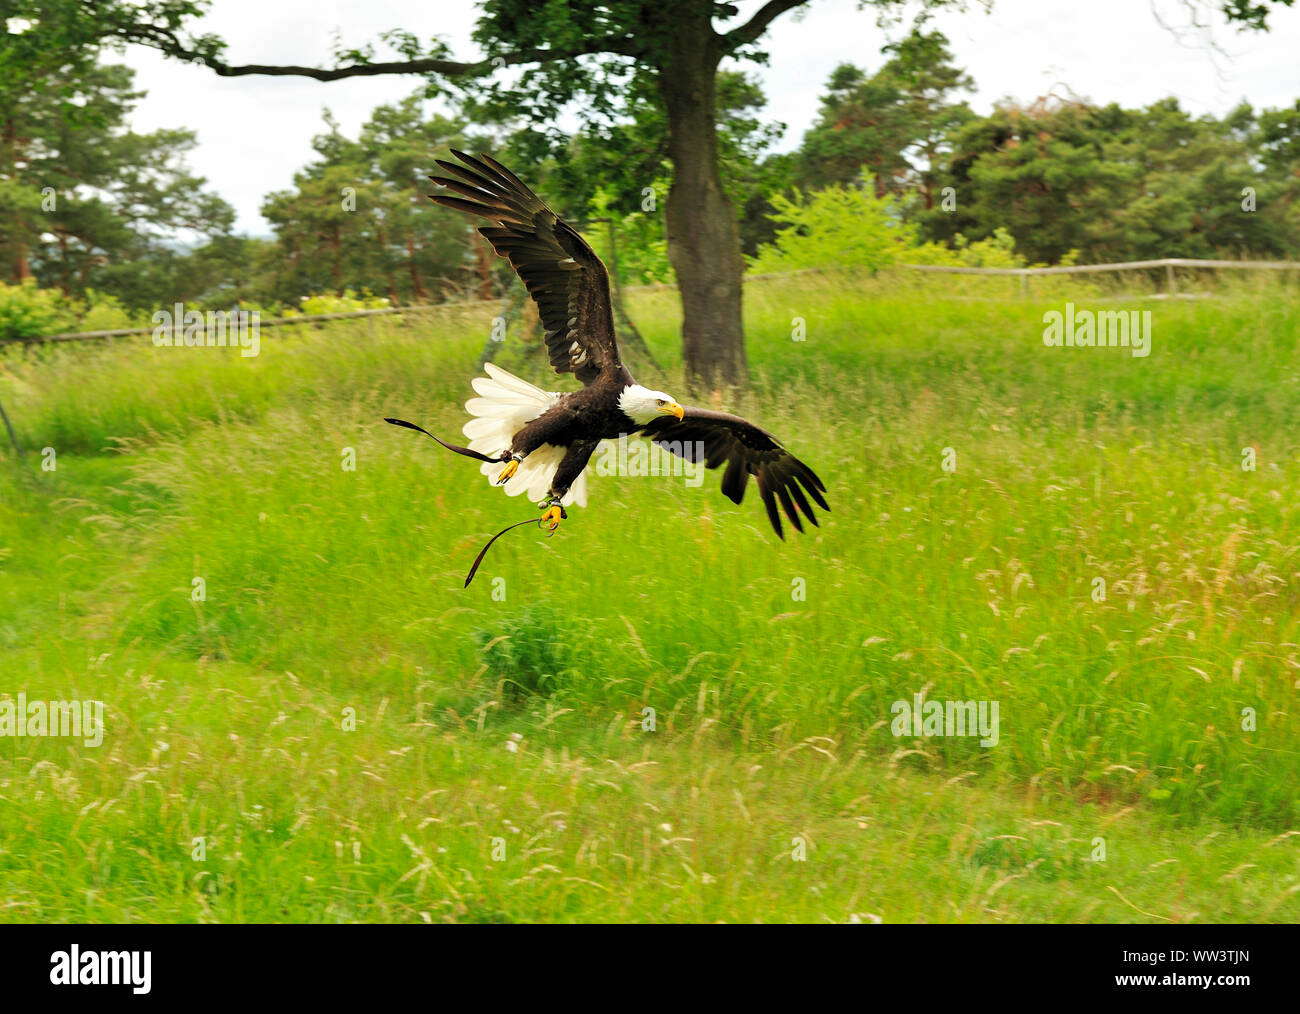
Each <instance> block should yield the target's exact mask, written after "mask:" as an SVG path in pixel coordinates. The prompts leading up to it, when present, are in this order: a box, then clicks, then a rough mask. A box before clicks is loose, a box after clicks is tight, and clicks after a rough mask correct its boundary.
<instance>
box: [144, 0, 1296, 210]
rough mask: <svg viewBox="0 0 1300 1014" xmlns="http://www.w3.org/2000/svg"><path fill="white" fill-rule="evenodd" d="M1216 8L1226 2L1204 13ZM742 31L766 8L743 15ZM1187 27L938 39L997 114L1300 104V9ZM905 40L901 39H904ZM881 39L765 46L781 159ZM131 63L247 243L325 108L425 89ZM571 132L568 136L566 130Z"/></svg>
mask: <svg viewBox="0 0 1300 1014" xmlns="http://www.w3.org/2000/svg"><path fill="white" fill-rule="evenodd" d="M1206 2H1208V3H1209V4H1210V6H1216V5H1217V3H1218V2H1219V0H1206ZM738 6H739V7H740V9H741V12H742V17H748V16H749V14H750V13H752V12H753V11H754V10H756V9H757V8H758V7H760V6H761V2H760V0H740V2H739V3H738ZM1157 14H1159V15H1160V16H1162V17H1163V19H1164V20H1165V22H1166V23H1167V24H1172V25H1185V24H1186V11H1185V8H1184V6H1183V4H1182V2H1181V0H1088V2H1086V3H1081V2H1078V0H994V3H993V7H992V11H991V13H986V12H985V10H984V9H983V8H982V7H981V6H980V5H979V4H978V3H974V2H972V3H971V4H970V5H969V6H968V8H967V9H966V10H965V12H959V11H954V12H944V13H941V14H939V15H937V16H936V17H935V18H934V22H933V24H934V25H935V27H938V28H939V29H940V30H942V31H943V32H944V33H945V34H946V35H947V36H948V38H949V40H950V42H951V46H952V50H953V53H954V54H955V57H956V62H957V64H958V65H959V66H962V67H964V68H965V69H966V70H967V71H968V72H969V73H970V74H971V76H972V77H974V79H975V83H976V87H977V91H976V92H975V94H974V96H973V97H971V98H970V101H971V104H972V106H973V107H974V108H975V109H976V110H977V111H978V112H987V111H988V110H989V108H990V107H991V106H992V104H993V103H994V102H995V101H996V100H998V99H999V98H1003V97H1007V96H1010V97H1014V98H1017V99H1021V100H1032V99H1033V98H1036V97H1037V96H1039V95H1042V94H1044V93H1046V92H1048V91H1049V90H1051V89H1053V88H1054V87H1055V88H1056V89H1057V91H1058V92H1060V91H1062V87H1061V86H1065V87H1068V88H1069V89H1070V90H1072V91H1073V92H1074V93H1076V94H1077V95H1079V96H1082V97H1084V98H1088V99H1091V100H1093V101H1095V102H1099V103H1105V102H1112V101H1114V102H1120V103H1122V104H1124V105H1127V106H1140V105H1146V104H1148V103H1150V102H1153V101H1155V100H1157V99H1160V98H1163V97H1165V96H1169V95H1173V96H1175V97H1176V98H1178V99H1179V101H1180V102H1181V103H1182V104H1183V106H1184V108H1186V109H1188V110H1190V111H1192V112H1193V113H1197V114H1200V113H1214V114H1216V115H1222V114H1223V113H1225V112H1227V111H1228V110H1229V109H1231V108H1232V107H1233V106H1235V105H1236V104H1237V102H1238V101H1240V100H1241V99H1243V98H1244V99H1246V100H1248V101H1250V102H1251V103H1252V104H1253V105H1254V106H1255V107H1256V108H1257V109H1258V108H1264V107H1278V106H1289V105H1291V104H1292V103H1293V102H1294V101H1295V100H1296V99H1297V98H1300V58H1297V55H1296V54H1297V52H1298V51H1300V7H1296V8H1291V9H1285V8H1282V9H1277V8H1275V9H1273V12H1272V14H1271V15H1270V22H1271V25H1272V31H1271V32H1270V33H1268V34H1258V33H1253V32H1251V33H1238V32H1237V31H1235V30H1233V29H1230V28H1228V27H1227V26H1226V25H1225V24H1224V22H1223V19H1222V17H1221V16H1220V15H1218V14H1217V13H1212V15H1211V16H1210V18H1209V22H1210V24H1211V26H1212V37H1213V38H1214V40H1215V41H1217V43H1218V44H1219V47H1220V48H1221V50H1222V51H1223V52H1222V53H1220V54H1216V53H1215V52H1213V51H1212V50H1211V48H1210V47H1209V46H1208V45H1207V39H1208V38H1210V35H1209V34H1207V33H1205V32H1199V33H1193V37H1192V38H1191V39H1190V40H1189V39H1182V40H1181V41H1180V38H1179V37H1177V36H1176V35H1175V34H1174V33H1173V32H1171V31H1169V30H1168V29H1166V28H1163V27H1161V24H1160V22H1159V20H1158V19H1157ZM477 17H478V9H477V7H476V6H475V5H474V4H473V3H471V2H469V0H434V2H427V0H426V2H420V3H414V2H411V0H367V2H365V3H359V2H356V0H216V2H214V4H213V10H212V12H211V13H210V14H209V16H208V17H207V18H206V19H204V20H203V21H202V22H198V23H196V27H199V28H201V30H203V31H210V32H214V33H216V34H217V35H219V36H221V37H222V38H224V39H225V40H226V42H227V43H228V44H229V48H228V50H227V53H226V59H227V60H228V61H229V62H231V63H236V64H238V63H267V64H281V63H294V64H305V65H328V63H329V53H330V49H331V39H332V37H333V36H334V35H335V34H337V35H338V36H339V37H341V39H342V40H343V41H344V43H345V44H347V45H348V46H359V45H361V44H362V43H364V42H367V41H372V40H375V39H376V37H377V35H378V33H379V32H381V31H383V30H385V29H388V28H396V27H400V28H405V29H407V30H409V31H412V32H414V33H415V34H416V35H417V36H419V37H420V38H422V39H427V38H429V37H430V36H433V35H441V36H443V37H444V38H445V39H446V40H447V41H448V42H449V43H450V44H451V46H452V52H453V54H454V56H455V58H457V59H466V60H468V59H475V58H478V57H479V56H481V55H482V54H480V53H479V52H478V51H477V50H476V49H475V48H474V47H473V46H472V44H471V43H470V41H469V33H470V30H471V28H472V26H473V24H474V22H475V20H476V19H477ZM895 34H897V32H896V33H895ZM886 41H887V38H886V35H885V33H884V32H882V31H881V30H880V29H878V28H877V27H876V24H875V14H874V11H873V10H872V9H870V8H868V9H866V10H859V9H858V7H857V3H856V2H855V0H814V2H813V3H812V4H811V6H810V7H809V8H808V10H807V11H806V13H804V14H803V15H802V16H798V15H792V14H785V15H783V16H782V17H781V18H780V19H779V20H778V21H777V22H776V23H775V26H774V30H773V31H772V32H771V33H770V35H769V36H768V39H767V41H766V46H767V49H768V51H769V53H770V54H771V62H770V64H769V65H768V66H766V67H763V66H759V65H757V64H753V63H748V64H745V65H744V66H745V68H746V69H748V70H750V71H751V73H757V74H758V76H759V77H760V78H761V80H762V84H763V88H764V90H765V92H766V93H767V96H768V108H767V118H768V119H771V120H779V121H782V122H784V123H785V124H787V131H786V135H785V137H784V139H783V142H782V145H781V146H782V148H785V149H789V148H793V147H795V146H796V145H797V144H798V143H799V140H800V138H801V136H802V134H803V131H804V130H805V129H806V128H807V127H808V125H809V124H810V123H811V121H812V119H813V117H814V116H815V115H816V112H817V107H818V100H819V97H820V95H821V93H822V91H823V90H824V88H825V84H826V79H827V77H828V75H829V74H830V72H831V70H832V69H833V68H834V67H835V66H836V65H837V64H839V63H841V62H852V63H856V64H858V65H860V66H866V67H868V68H869V69H871V70H874V69H875V68H877V67H878V66H879V65H880V63H881V62H882V57H881V55H880V47H881V45H882V44H883V43H884V42H886ZM125 62H127V63H128V64H130V65H131V66H132V67H133V68H135V70H136V71H137V75H136V87H137V88H139V89H141V90H145V91H147V92H148V95H147V96H146V97H145V98H144V99H142V100H141V101H140V104H139V105H138V106H137V108H136V111H135V114H134V116H133V118H132V126H133V128H134V129H136V130H139V131H149V130H155V129H158V128H161V127H188V128H190V129H192V130H195V131H197V134H198V141H199V146H198V148H197V149H196V150H195V151H194V152H193V153H192V154H191V156H190V159H189V162H190V165H191V166H192V167H193V168H194V169H195V170H196V171H197V172H198V173H200V174H201V175H203V176H206V177H207V178H208V180H209V181H210V184H211V186H212V187H213V189H215V190H216V191H217V192H218V193H219V194H221V196H222V197H224V198H225V199H226V200H227V201H229V202H230V203H231V204H233V205H234V206H235V208H236V210H237V211H238V214H239V218H238V226H237V227H238V229H239V230H240V231H245V232H250V233H253V234H257V235H264V234H267V233H268V232H269V229H268V227H267V224H266V223H265V221H264V220H263V219H262V217H261V215H260V213H259V210H258V209H259V207H260V205H261V201H262V198H263V196H264V195H265V194H266V193H268V192H270V191H272V190H278V189H283V188H285V187H288V186H290V185H291V183H292V178H293V174H294V171H295V170H297V169H299V168H301V167H302V166H303V165H304V164H305V163H306V162H308V161H309V160H310V159H311V158H312V157H313V154H314V153H313V152H312V150H311V147H310V142H311V138H312V136H313V135H314V134H317V133H320V132H321V131H322V130H323V124H322V121H321V112H322V110H323V109H325V108H326V107H328V108H329V109H331V110H332V111H333V113H334V115H335V116H336V117H337V118H338V120H339V122H340V124H341V127H342V129H343V130H344V132H345V133H347V134H349V135H355V133H356V130H357V129H358V127H360V125H361V124H362V123H363V122H364V121H365V120H366V119H368V117H369V114H370V112H371V111H372V110H373V109H374V107H375V106H377V105H380V104H382V103H385V102H393V101H396V100H398V99H401V98H403V97H405V96H406V95H409V94H410V93H411V92H413V91H414V90H415V89H416V87H417V86H418V79H417V78H413V77H405V76H401V77H398V76H390V77H379V78H352V79H347V80H343V81H334V82H329V83H322V82H317V81H313V80H311V79H309V78H277V77H243V78H218V77H217V76H216V75H215V74H213V73H212V72H211V71H210V70H207V69H205V68H203V67H197V66H187V65H182V64H179V63H177V62H175V61H168V60H164V59H162V57H160V56H159V55H158V54H156V53H155V52H153V51H151V50H145V49H140V48H132V49H130V50H128V51H127V55H126V58H125ZM567 126H571V124H569V125H567Z"/></svg>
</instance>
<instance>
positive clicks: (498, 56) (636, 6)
mask: <svg viewBox="0 0 1300 1014" xmlns="http://www.w3.org/2000/svg"><path fill="white" fill-rule="evenodd" d="M808 2H809V0H767V2H765V3H764V4H763V5H762V6H761V7H759V8H758V9H757V10H756V11H755V12H754V13H753V14H752V15H751V16H750V17H749V18H748V19H747V20H743V21H741V22H740V23H738V24H734V22H735V21H736V19H737V18H738V16H739V9H738V8H737V7H736V6H735V5H734V4H732V3H727V2H721V0H566V2H559V0H554V2H538V0H484V2H483V4H482V10H483V15H482V17H481V18H480V19H479V22H478V26H477V28H476V30H475V33H474V38H475V41H476V42H477V43H478V44H479V45H481V46H482V47H483V48H484V50H485V52H487V53H488V54H489V55H488V56H486V57H484V58H483V59H482V60H478V61H471V62H464V61H456V60H453V59H451V58H450V53H449V52H448V49H447V47H446V45H445V43H443V42H441V41H438V40H434V41H433V42H432V43H431V44H429V46H428V47H427V48H424V47H421V45H420V42H419V40H418V39H417V38H415V36H414V35H412V34H411V33H410V32H407V31H402V30H392V31H389V32H386V33H384V34H383V35H382V36H381V39H382V40H383V41H384V42H385V43H386V44H387V45H389V46H390V47H391V48H392V49H393V50H395V51H396V54H397V56H398V59H395V60H376V59H375V53H374V49H373V47H372V46H369V45H367V46H363V47H361V48H354V49H342V50H340V51H339V52H337V53H336V54H335V55H336V64H337V65H336V66H335V67H333V68H321V67H303V66H292V65H266V64H249V65H234V64H231V63H229V62H227V61H226V60H225V58H224V44H223V43H222V42H221V40H220V39H217V38H215V37H214V36H212V35H203V36H197V37H195V36H190V35H188V34H187V33H186V31H185V23H186V22H187V21H189V20H191V19H192V18H194V17H195V16H196V15H198V14H200V13H202V11H203V10H205V9H206V7H207V4H206V2H205V0H194V2H187V0H101V2H99V3H95V4H84V3H79V2H77V0H16V2H14V3H13V6H14V7H16V8H17V10H15V14H16V15H18V14H22V13H23V11H24V9H25V10H27V11H30V12H31V13H32V14H33V15H34V16H36V17H45V18H47V19H48V18H50V17H51V16H52V15H53V16H57V17H59V18H63V19H67V20H69V21H70V27H68V28H66V29H64V30H63V32H64V34H65V35H66V36H67V37H68V39H69V41H70V42H74V43H77V44H78V45H80V44H81V40H95V39H99V40H102V41H103V42H106V43H115V44H125V43H135V44H140V45H146V46H151V47H153V48H155V49H158V50H159V51H161V52H162V53H164V54H165V55H168V56H171V57H174V58H177V59H182V60H201V61H202V62H204V63H205V64H206V65H207V66H208V67H210V68H211V69H212V70H213V71H214V72H216V73H217V74H219V75H222V76H227V77H230V76H239V75H248V74H269V75H298V76H305V77H311V78H315V79H316V80H319V81H336V80H341V79H344V78H349V77H357V76H373V75H379V74H422V75H426V76H427V78H428V82H429V88H430V89H432V90H437V89H440V88H443V87H446V86H447V83H448V82H455V81H457V80H459V81H462V82H469V83H471V84H474V85H476V86H477V85H483V84H486V83H487V82H488V79H490V78H491V77H492V75H494V74H495V73H496V72H497V71H498V70H502V69H504V68H507V67H520V68H523V71H522V74H521V76H520V79H519V81H518V82H517V83H516V84H515V85H514V86H512V87H509V88H506V87H505V86H503V85H501V84H500V82H499V81H497V82H496V83H495V84H493V85H491V86H490V90H491V91H494V92H495V93H496V94H498V95H505V94H509V95H510V96H511V98H512V99H513V100H515V106H516V108H517V109H519V110H520V111H521V112H522V113H524V114H525V115H529V116H530V118H531V119H534V120H535V121H537V122H549V121H553V119H554V115H555V113H556V112H557V111H558V109H559V108H560V107H561V106H563V105H564V104H566V103H568V102H571V101H573V100H575V99H578V98H583V99H585V100H586V101H587V102H588V103H589V105H590V108H591V109H592V110H593V111H594V112H596V113H600V112H602V111H603V110H604V109H607V108H608V107H609V105H610V102H611V96H613V95H615V94H617V91H618V88H619V87H620V86H621V85H623V84H624V83H625V82H626V81H627V79H628V78H629V77H630V76H631V75H632V74H634V73H643V74H647V75H649V76H650V79H651V80H652V81H653V83H654V85H655V88H656V91H657V94H658V97H659V100H660V101H661V102H662V103H663V108H664V111H665V114H666V116H667V122H668V134H669V137H668V156H669V159H670V160H671V161H672V164H673V182H672V190H671V191H670V193H669V199H668V202H667V208H666V219H667V221H666V227H667V235H668V248H669V256H670V259H671V260H672V263H673V268H674V270H675V272H676V275H677V281H678V287H679V289H680V291H681V298H682V316H683V324H682V342H683V353H684V359H685V362H686V367H687V371H688V373H689V374H690V376H691V377H692V378H693V379H694V380H696V381H702V382H704V383H709V384H712V383H716V382H726V383H734V382H737V381H739V380H740V379H741V378H742V376H743V374H744V370H745V354H744V334H743V330H742V323H741V275H742V271H743V266H742V263H741V254H740V233H739V226H738V220H737V215H736V210H735V207H734V205H733V203H732V201H731V199H730V197H729V196H728V194H727V191H726V188H725V186H724V184H723V180H722V171H721V165H720V160H721V152H720V148H719V143H718V130H717V126H718V125H717V115H716V108H717V103H716V93H717V74H718V69H719V65H720V63H721V62H722V61H723V60H724V59H727V58H732V59H749V60H761V59H762V58H763V54H762V52H761V51H760V50H759V49H758V48H757V45H758V43H759V41H760V40H761V39H762V38H763V37H764V36H765V35H766V34H767V32H768V29H769V28H770V27H771V26H772V23H773V22H774V21H775V20H776V19H777V18H779V17H780V16H781V15H783V14H785V13H787V12H789V11H791V10H793V9H795V8H798V7H803V6H805V5H806V4H807V3H808ZM859 2H860V4H861V5H862V6H869V7H874V8H876V9H877V11H878V12H881V14H882V16H883V15H885V14H888V13H889V12H891V11H892V12H897V11H898V9H899V8H900V7H901V6H902V5H903V3H904V0H859ZM957 2H960V0H920V3H921V6H922V9H923V10H928V9H931V8H934V7H938V6H943V5H947V4H950V3H957ZM1290 2H1291V0H1219V2H1218V3H1217V8H1218V9H1219V10H1220V11H1222V12H1223V14H1224V15H1225V16H1226V17H1227V19H1228V20H1229V21H1235V22H1237V23H1239V24H1242V25H1245V26H1247V27H1252V28H1257V29H1258V28H1264V27H1266V24H1267V16H1268V10H1269V4H1270V3H1282V4H1289V3H1290ZM1189 3H1193V6H1194V5H1195V4H1194V2H1193V0H1189ZM729 23H733V24H729ZM3 78H4V74H3V71H0V82H3Z"/></svg>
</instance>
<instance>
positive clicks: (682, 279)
mask: <svg viewBox="0 0 1300 1014" xmlns="http://www.w3.org/2000/svg"><path fill="white" fill-rule="evenodd" d="M678 23H679V26H680V27H679V28H678V31H677V32H676V38H675V39H673V40H672V41H671V42H670V43H669V44H668V45H667V46H666V47H665V49H666V52H667V56H666V58H665V62H664V65H663V66H662V67H660V68H659V73H658V75H657V77H658V87H659V93H660V95H661V96H662V97H663V100H664V106H665V108H666V110H667V113H668V156H669V158H671V159H672V163H673V185H672V189H671V190H670V191H669V193H668V206H667V208H665V216H666V219H665V221H666V225H667V232H668V259H669V260H670V261H671V262H672V265H673V271H674V273H675V274H676V275H677V286H678V289H679V290H680V292H681V297H682V353H683V358H684V360H685V364H686V373H687V378H688V382H689V383H690V384H691V385H692V386H700V385H703V386H705V387H716V386H718V385H720V384H738V383H741V382H742V381H744V379H745V372H746V363H745V332H744V323H743V319H742V316H741V276H742V274H743V272H744V263H743V261H742V260H741V255H740V227H739V224H738V223H737V221H736V211H735V208H734V207H733V206H732V204H731V199H730V198H729V197H728V196H727V192H726V191H725V190H724V189H723V187H722V177H721V175H720V173H719V169H718V130H717V121H716V118H715V101H714V98H715V96H714V87H715V81H716V78H717V70H718V60H719V52H718V46H717V37H716V35H715V34H714V32H713V26H712V24H711V22H710V20H709V18H708V17H704V18H703V19H701V20H700V22H699V23H695V22H694V21H693V20H692V19H690V18H687V17H679V22H678Z"/></svg>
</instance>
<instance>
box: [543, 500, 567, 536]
mask: <svg viewBox="0 0 1300 1014" xmlns="http://www.w3.org/2000/svg"><path fill="white" fill-rule="evenodd" d="M563 517H564V508H563V507H561V506H560V505H559V504H553V505H552V506H550V507H548V508H546V512H545V513H544V514H543V515H542V525H543V526H545V528H546V530H547V531H551V532H553V531H555V530H556V529H557V528H559V527H560V519H561V518H563Z"/></svg>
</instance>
